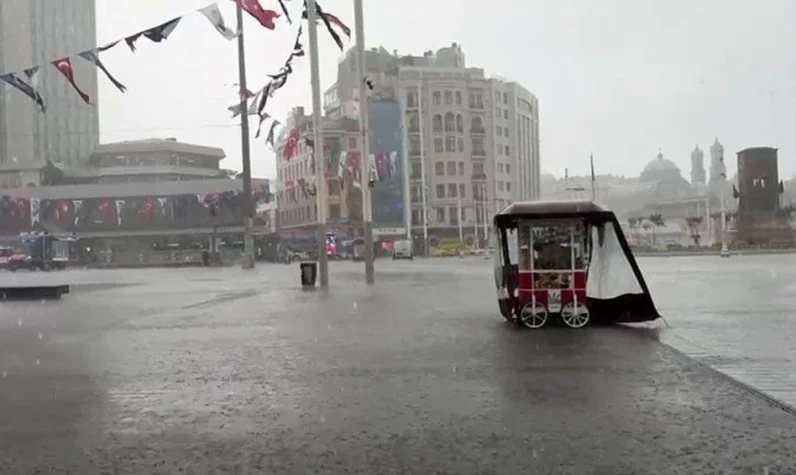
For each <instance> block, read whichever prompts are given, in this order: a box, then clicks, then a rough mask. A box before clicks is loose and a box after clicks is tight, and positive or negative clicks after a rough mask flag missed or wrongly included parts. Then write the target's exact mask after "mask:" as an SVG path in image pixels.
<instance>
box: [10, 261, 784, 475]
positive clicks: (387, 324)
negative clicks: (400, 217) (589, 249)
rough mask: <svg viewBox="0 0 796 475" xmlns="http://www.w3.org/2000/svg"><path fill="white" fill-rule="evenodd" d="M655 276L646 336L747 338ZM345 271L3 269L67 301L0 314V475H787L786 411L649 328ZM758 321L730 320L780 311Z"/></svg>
mask: <svg viewBox="0 0 796 475" xmlns="http://www.w3.org/2000/svg"><path fill="white" fill-rule="evenodd" d="M717 260H718V259H717ZM671 262H672V261H670V260H668V259H666V260H663V259H662V260H657V261H653V260H651V259H647V260H643V261H642V266H643V267H644V269H645V271H646V273H647V274H648V276H649V280H650V281H651V285H652V286H653V289H654V292H655V298H656V302H658V304H659V305H660V306H661V308H662V310H663V312H664V313H665V315H666V316H667V319H668V321H669V324H670V326H671V328H669V329H666V330H664V331H661V332H660V335H661V336H660V338H661V339H662V340H663V341H665V342H671V341H674V340H678V341H681V342H682V341H685V342H688V343H693V344H698V345H701V346H704V347H705V348H709V349H711V350H712V351H716V352H717V353H715V354H714V355H713V356H714V357H727V358H729V357H730V356H732V355H731V354H730V353H729V350H726V351H727V355H722V354H720V353H721V351H725V350H722V348H723V347H724V346H723V345H725V343H722V342H723V341H726V342H730V341H733V340H732V339H731V338H730V337H729V336H724V335H733V334H736V335H740V334H743V332H747V333H748V332H749V331H750V329H749V326H748V325H747V326H746V327H743V328H739V329H736V330H735V333H733V332H732V331H731V330H730V329H724V330H720V329H719V330H716V329H715V328H714V327H722V326H727V324H726V322H725V320H722V318H725V319H726V318H728V317H726V316H725V317H722V316H721V312H722V311H724V310H725V309H726V310H734V311H735V312H739V311H740V310H741V308H742V307H740V304H739V303H738V302H737V301H736V302H732V303H727V302H723V301H718V303H715V304H710V303H708V302H707V301H704V300H703V301H702V303H701V304H698V305H693V303H692V302H691V301H689V300H688V299H689V298H695V297H697V296H700V295H701V296H702V297H705V296H707V295H710V290H709V289H708V287H709V285H710V284H711V282H710V281H705V282H702V283H701V284H699V285H703V286H704V287H705V288H703V289H702V291H699V290H698V289H697V288H695V287H697V284H693V283H689V282H690V281H689V279H690V278H689V277H688V272H689V271H688V270H687V268H686V267H685V265H684V264H677V263H671ZM717 265H724V264H723V263H720V264H717ZM733 265H735V264H733ZM738 265H740V264H738ZM705 266H706V265H697V266H695V269H696V270H694V271H693V272H697V275H702V274H699V272H701V271H702V270H703V269H704V267H705ZM361 267H362V265H361V264H359V265H354V264H351V263H345V262H341V263H333V264H332V276H331V282H332V286H333V288H332V291H331V292H329V293H323V292H303V291H301V290H300V289H299V288H298V278H299V274H298V269H297V268H295V266H290V267H288V266H282V265H263V266H260V267H258V268H257V269H255V270H254V271H253V272H243V271H241V270H240V269H236V268H230V269H220V270H217V269H214V270H204V269H181V270H141V271H130V270H124V271H112V270H108V271H88V270H85V271H83V270H76V271H68V272H62V273H58V274H44V273H32V274H23V273H18V275H17V276H15V277H14V278H15V279H19V280H20V281H21V280H24V279H29V281H36V280H37V279H54V278H57V279H63V280H65V281H66V280H69V281H71V282H72V283H73V284H74V285H75V287H74V290H73V292H72V293H71V294H69V295H68V296H66V297H65V298H64V299H63V300H61V301H57V302H53V301H47V302H41V303H39V302H16V303H14V302H7V303H3V304H0V370H2V379H0V440H1V441H2V444H0V473H5V472H9V473H30V472H35V471H36V470H42V471H48V472H49V471H51V470H54V471H55V473H67V472H68V471H69V473H102V472H103V471H105V472H107V473H113V471H114V470H115V471H116V473H176V472H178V471H179V470H182V472H183V473H208V472H213V471H220V472H221V473H235V471H236V470H237V473H269V474H273V473H369V474H372V473H511V474H516V473H612V474H622V473H627V474H640V473H715V472H727V471H729V470H737V471H739V472H744V471H752V470H754V471H757V472H761V471H762V470H763V468H769V469H770V470H771V471H772V473H776V470H777V469H781V470H784V471H792V469H793V468H794V467H796V460H794V455H793V454H794V451H793V450H792V448H793V447H796V425H794V419H793V417H792V416H790V415H789V414H787V413H785V412H784V411H782V410H781V409H779V408H777V407H775V406H773V405H772V404H770V403H769V402H768V401H765V400H764V399H761V398H760V397H758V396H757V395H755V394H753V393H751V392H749V391H746V390H743V389H742V388H740V387H738V386H737V385H735V384H733V383H731V382H730V381H728V380H727V379H726V378H723V377H721V376H719V375H718V374H716V373H715V372H713V371H710V370H708V369H706V368H705V367H704V366H703V365H700V364H697V363H695V362H694V361H692V360H690V359H689V358H686V357H684V356H683V355H682V354H681V353H679V352H676V351H674V350H672V349H671V348H669V347H667V346H666V345H662V344H660V343H658V341H657V339H656V338H657V332H652V331H637V330H629V329H622V328H592V329H588V330H586V331H567V330H564V329H551V330H550V331H543V332H530V331H519V332H518V331H516V330H515V329H514V328H513V327H511V326H509V325H506V324H504V323H503V322H502V319H501V318H500V317H499V316H498V315H497V307H496V304H495V302H494V290H493V288H492V278H491V275H490V262H489V261H485V260H448V261H444V260H443V261H439V260H437V261H429V262H423V261H422V260H416V261H414V262H406V263H393V262H379V263H377V272H378V275H377V277H378V285H377V287H375V288H371V289H368V288H365V287H364V286H363V285H361V282H363V281H364V279H363V275H362V269H361ZM758 267H759V268H760V269H761V270H760V273H759V275H758V278H762V277H765V274H764V273H763V272H762V268H763V267H765V266H764V265H759V266H758ZM678 272H679V273H680V274H679V275H678ZM782 272H785V271H782ZM756 275H757V274H756ZM53 276H57V277H53ZM0 278H10V277H9V275H8V274H0ZM713 280H714V281H715V280H717V279H713ZM730 281H732V279H731V278H729V277H727V278H726V280H724V281H722V282H725V283H726V282H730ZM133 284H134V285H133ZM677 286H679V287H677ZM81 289H82V290H81ZM770 292H771V293H770V294H766V295H767V298H768V299H773V298H775V296H776V295H785V294H786V292H785V291H784V290H783V291H781V292H780V293H779V294H777V293H776V292H774V291H773V290H770ZM739 293H740V292H739V291H736V292H735V295H734V296H733V297H732V298H736V299H738V300H739V301H740V300H742V296H740V295H738V294H739ZM722 295H726V294H724V293H722ZM675 297H676V298H677V299H680V300H676V299H675ZM711 305H714V306H713V307H711ZM761 305H762V306H763V308H768V310H769V311H774V312H775V313H776V312H777V308H778V307H776V304H775V303H772V302H770V301H768V300H766V301H764V302H763V303H761ZM765 305H768V307H765ZM784 305H785V304H784V303H783V306H784ZM758 307H759V306H758ZM712 308H713V309H714V310H711V309H712ZM756 308H757V307H756ZM766 315H768V314H767V313H765V312H762V313H761V312H760V311H759V309H758V315H757V316H756V317H749V316H748V315H746V316H745V317H744V318H743V320H744V321H747V320H748V319H749V318H757V319H760V320H761V321H762V320H765V319H766V318H769V319H770V320H771V321H773V322H775V323H773V324H771V325H770V326H772V328H774V327H776V325H777V324H778V323H777V322H779V320H777V319H778V318H785V316H784V315H775V316H771V317H766ZM729 318H731V319H733V320H732V321H737V322H739V323H740V321H741V316H740V315H739V316H738V317H729ZM780 330H781V329H780ZM722 331H723V332H726V333H722ZM772 331H773V330H772ZM773 332H774V333H777V331H773ZM699 335H702V337H701V339H699V338H697V337H698V336H699ZM721 338H723V340H722V339H721ZM759 338H761V339H762V338H763V337H762V336H761V337H759ZM746 340H749V338H746ZM773 341H775V342H780V341H784V340H773ZM777 344H778V343H777ZM711 345H712V346H711ZM675 346H676V344H675ZM726 346H728V347H732V346H733V345H732V344H730V343H726ZM736 346H737V345H736ZM760 346H761V347H762V346H765V345H763V343H762V342H761V343H760ZM750 348H753V349H755V348H757V345H756V344H752V345H751V346H750ZM766 351H767V352H768V353H765V354H767V355H772V356H773V355H774V354H775V353H777V352H776V350H775V349H773V348H771V347H769V348H768V349H767V350H766ZM737 352H738V353H739V354H741V353H743V351H741V350H737ZM778 355H779V357H780V358H783V357H784V356H783V354H782V353H778ZM738 358H740V359H741V360H743V358H742V357H738ZM728 361H729V360H728Z"/></svg>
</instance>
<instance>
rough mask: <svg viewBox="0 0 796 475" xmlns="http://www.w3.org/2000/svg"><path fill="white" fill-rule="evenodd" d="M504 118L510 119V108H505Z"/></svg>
mask: <svg viewBox="0 0 796 475" xmlns="http://www.w3.org/2000/svg"><path fill="white" fill-rule="evenodd" d="M503 118H504V119H506V120H508V118H509V110H508V109H503Z"/></svg>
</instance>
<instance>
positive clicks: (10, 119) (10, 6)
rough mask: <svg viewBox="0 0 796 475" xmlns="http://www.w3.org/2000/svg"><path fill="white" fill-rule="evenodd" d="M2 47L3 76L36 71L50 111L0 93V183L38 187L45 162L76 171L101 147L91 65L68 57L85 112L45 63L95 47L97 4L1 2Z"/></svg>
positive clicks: (77, 0)
mask: <svg viewBox="0 0 796 475" xmlns="http://www.w3.org/2000/svg"><path fill="white" fill-rule="evenodd" d="M0 44H2V45H3V48H0V73H10V72H18V73H20V74H22V71H23V70H25V69H27V68H30V67H32V66H36V65H39V66H41V69H40V71H39V80H38V88H39V92H40V93H41V95H42V97H43V98H44V101H45V103H46V105H47V112H46V113H45V114H42V113H41V112H39V109H38V106H37V105H36V104H35V103H34V102H33V101H31V100H30V99H29V98H27V97H25V96H24V95H23V94H22V93H20V92H19V91H16V90H14V89H13V88H11V87H9V86H6V87H3V88H0V184H2V186H9V187H13V186H30V185H35V186H38V185H39V184H41V181H42V169H43V167H44V166H45V164H46V161H47V160H49V161H51V162H53V163H61V164H63V165H64V166H69V167H72V166H80V165H82V164H83V162H84V161H86V160H88V157H89V155H90V154H91V152H92V150H93V149H94V147H96V145H97V144H98V143H99V113H98V107H97V99H98V98H97V74H96V68H95V66H94V65H93V64H91V63H90V62H88V61H86V60H84V59H82V58H79V57H72V67H73V70H74V75H75V81H76V83H77V84H78V85H79V86H80V88H81V89H82V90H83V91H85V92H86V93H87V94H88V95H89V96H90V98H91V101H92V103H93V105H92V106H89V105H87V104H85V103H83V101H82V100H81V99H80V97H79V96H78V95H77V93H76V92H75V91H74V90H73V89H72V86H71V85H70V84H69V83H68V82H67V80H66V79H65V78H64V77H63V76H62V75H61V74H60V73H59V72H58V71H57V70H56V69H55V67H53V66H52V65H51V64H50V63H51V61H53V60H55V59H59V58H60V57H63V56H67V55H70V56H71V55H74V54H75V53H77V52H80V51H85V50H88V49H91V48H94V47H95V46H96V15H95V0H69V1H57V2H53V1H51V0H4V1H3V2H0ZM22 77H24V75H22Z"/></svg>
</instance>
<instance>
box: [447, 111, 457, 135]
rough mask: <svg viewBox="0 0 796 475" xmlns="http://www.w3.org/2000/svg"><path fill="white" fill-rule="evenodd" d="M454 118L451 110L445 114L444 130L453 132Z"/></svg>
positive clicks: (454, 126)
mask: <svg viewBox="0 0 796 475" xmlns="http://www.w3.org/2000/svg"><path fill="white" fill-rule="evenodd" d="M455 121H456V119H455V117H454V115H453V112H448V113H447V114H445V132H453V131H454V130H456V122H455Z"/></svg>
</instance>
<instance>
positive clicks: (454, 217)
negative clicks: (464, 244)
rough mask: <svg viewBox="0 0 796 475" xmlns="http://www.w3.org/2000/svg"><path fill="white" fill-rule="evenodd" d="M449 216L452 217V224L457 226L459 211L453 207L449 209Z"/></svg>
mask: <svg viewBox="0 0 796 475" xmlns="http://www.w3.org/2000/svg"><path fill="white" fill-rule="evenodd" d="M448 216H450V219H451V220H450V223H451V225H453V226H455V225H457V224H459V210H458V209H457V208H455V207H453V206H451V207H450V208H448Z"/></svg>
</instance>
